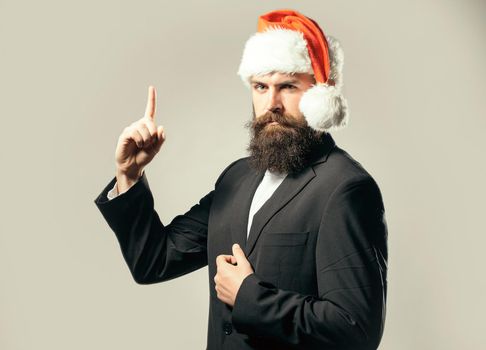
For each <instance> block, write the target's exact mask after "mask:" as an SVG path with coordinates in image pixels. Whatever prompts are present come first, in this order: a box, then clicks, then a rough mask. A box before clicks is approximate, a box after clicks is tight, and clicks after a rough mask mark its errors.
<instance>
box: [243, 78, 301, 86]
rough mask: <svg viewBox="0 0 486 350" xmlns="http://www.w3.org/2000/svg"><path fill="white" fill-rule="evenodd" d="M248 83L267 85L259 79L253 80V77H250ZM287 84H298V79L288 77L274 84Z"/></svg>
mask: <svg viewBox="0 0 486 350" xmlns="http://www.w3.org/2000/svg"><path fill="white" fill-rule="evenodd" d="M250 83H251V84H261V85H267V84H265V83H262V82H261V81H258V80H254V79H251V80H250ZM289 84H293V85H298V84H299V81H298V80H297V79H290V80H285V81H284V82H281V83H278V84H276V85H277V86H282V85H289Z"/></svg>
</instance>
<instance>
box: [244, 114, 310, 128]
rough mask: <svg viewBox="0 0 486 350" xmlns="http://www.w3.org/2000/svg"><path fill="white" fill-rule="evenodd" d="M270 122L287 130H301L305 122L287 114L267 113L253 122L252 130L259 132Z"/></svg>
mask: <svg viewBox="0 0 486 350" xmlns="http://www.w3.org/2000/svg"><path fill="white" fill-rule="evenodd" d="M271 122H277V123H278V124H280V125H281V126H284V127H288V128H302V127H305V125H306V123H305V120H300V119H298V118H296V117H294V116H293V115H291V114H289V113H275V112H271V111H269V112H267V113H265V114H263V115H261V116H260V117H258V118H255V119H254V120H253V128H254V130H261V129H263V128H264V127H265V126H266V125H267V124H269V123H271Z"/></svg>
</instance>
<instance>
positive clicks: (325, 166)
mask: <svg viewBox="0 0 486 350" xmlns="http://www.w3.org/2000/svg"><path fill="white" fill-rule="evenodd" d="M314 171H315V172H316V175H317V176H318V177H320V178H321V179H322V180H323V181H325V182H326V183H328V184H332V187H334V188H339V187H341V188H342V187H347V186H353V185H354V184H357V183H363V182H365V183H371V184H373V185H374V186H376V187H378V185H377V183H376V181H375V180H374V178H373V176H372V175H371V174H370V173H369V172H368V171H367V170H366V169H365V168H364V166H363V165H362V164H361V163H360V162H358V161H357V160H356V159H354V158H353V157H352V156H351V155H350V154H349V153H348V152H346V151H345V150H344V149H342V148H340V147H338V146H337V145H336V146H335V147H334V148H333V150H332V151H331V152H330V153H329V156H328V157H327V160H326V162H323V163H320V164H317V165H316V166H315V167H314Z"/></svg>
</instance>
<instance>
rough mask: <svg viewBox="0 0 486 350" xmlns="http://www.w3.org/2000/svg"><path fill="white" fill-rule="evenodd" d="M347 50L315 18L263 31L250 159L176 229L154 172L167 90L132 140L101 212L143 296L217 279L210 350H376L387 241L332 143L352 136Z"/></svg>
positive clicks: (258, 42) (248, 60)
mask: <svg viewBox="0 0 486 350" xmlns="http://www.w3.org/2000/svg"><path fill="white" fill-rule="evenodd" d="M342 57H343V54H342V50H341V48H340V46H339V44H338V42H337V40H335V39H333V38H332V37H330V36H326V35H324V33H323V31H322V29H321V28H320V27H319V26H318V25H317V23H316V22H314V21H313V20H311V19H310V18H308V17H306V16H304V15H302V14H300V13H298V12H296V11H293V10H277V11H272V12H269V13H267V14H264V15H262V16H260V17H259V19H258V31H257V33H256V34H254V35H253V36H252V37H250V39H249V40H248V41H247V43H246V45H245V49H244V52H243V57H242V60H241V63H240V67H239V71H238V74H239V75H240V77H241V78H242V80H243V82H244V83H245V84H246V85H247V86H249V87H250V88H251V92H252V99H253V119H252V120H251V122H250V123H249V124H248V127H249V128H250V130H251V136H252V137H251V141H250V144H249V147H248V150H249V153H250V155H249V157H245V158H242V159H238V160H236V161H234V162H233V163H231V164H230V165H229V166H227V167H226V169H225V170H224V171H223V172H222V173H221V175H220V176H219V178H218V179H217V181H216V183H215V187H214V189H213V190H212V191H210V192H209V193H208V194H207V195H206V196H204V197H203V198H202V199H201V200H200V201H199V203H198V204H196V205H194V206H193V207H192V208H190V210H188V211H187V212H186V213H185V214H183V215H178V216H176V217H175V218H174V219H173V220H172V221H171V222H170V224H168V225H164V224H163V223H162V222H161V221H160V219H159V217H158V215H157V213H156V212H155V210H154V199H153V197H152V193H151V191H150V188H149V185H148V180H147V176H146V173H145V171H144V167H145V166H146V165H147V164H148V163H149V162H150V161H151V160H152V159H153V157H154V156H155V154H157V152H158V151H159V150H160V148H161V146H162V144H163V142H164V140H165V133H164V130H163V128H162V127H161V126H159V127H157V126H156V124H155V118H154V117H155V100H156V97H155V89H154V88H153V87H149V98H148V102H147V109H146V112H145V116H144V117H143V118H141V119H140V120H138V121H136V122H134V123H133V124H132V125H130V126H129V127H127V128H125V130H124V131H123V133H122V134H121V135H120V138H119V140H118V145H117V149H116V161H117V169H116V176H115V177H114V178H113V179H112V180H111V181H110V183H109V184H108V185H107V186H106V187H105V189H103V191H102V192H101V194H100V195H99V196H98V197H97V198H96V199H95V203H96V205H97V206H98V208H99V210H100V211H101V213H102V214H103V216H104V217H105V219H106V221H107V222H108V224H109V225H110V227H111V228H112V229H113V231H114V233H115V234H116V237H117V239H118V241H119V243H120V247H121V250H122V252H123V256H124V258H125V261H126V263H127V264H128V267H129V268H130V271H131V273H132V275H133V278H134V279H135V281H136V282H137V283H141V284H150V283H157V282H162V281H167V280H170V279H173V278H176V277H178V276H181V275H184V274H187V273H189V272H192V271H194V270H197V269H199V268H201V267H204V266H206V265H207V266H208V273H209V287H210V304H209V321H208V337H207V349H210V350H216V349H230V350H238V349H355V350H356V349H376V348H377V347H378V345H379V343H380V340H381V337H382V334H383V327H384V320H385V305H386V287H387V282H386V273H387V228H386V222H385V215H384V213H385V212H384V206H383V200H382V196H381V193H380V190H379V188H378V186H377V184H376V182H375V181H374V180H373V178H372V177H371V175H370V174H369V173H368V172H367V171H366V170H365V169H364V168H363V167H362V166H361V165H360V164H359V163H358V162H357V161H355V160H354V159H353V158H352V157H351V156H350V155H349V154H348V153H346V152H345V151H344V150H342V149H341V148H339V147H338V146H337V145H336V143H335V142H334V140H333V138H332V137H331V134H330V131H331V130H334V129H338V128H341V127H343V126H345V125H346V123H347V119H348V110H347V105H346V100H345V99H344V97H343V95H342Z"/></svg>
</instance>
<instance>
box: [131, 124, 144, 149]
mask: <svg viewBox="0 0 486 350" xmlns="http://www.w3.org/2000/svg"><path fill="white" fill-rule="evenodd" d="M128 138H130V139H132V140H133V141H134V142H135V144H136V145H137V147H138V148H142V147H143V137H142V135H140V133H139V132H138V130H137V129H136V128H131V130H130V131H129V132H128Z"/></svg>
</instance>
